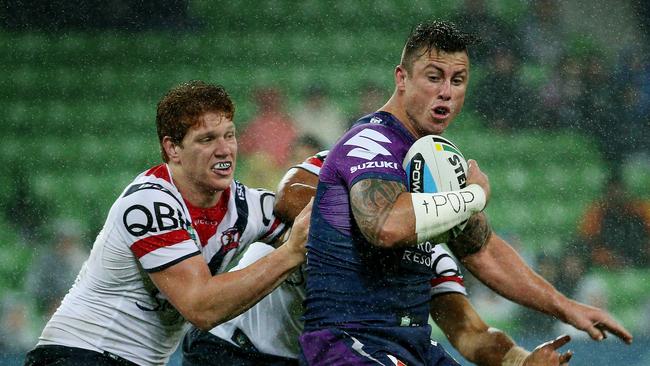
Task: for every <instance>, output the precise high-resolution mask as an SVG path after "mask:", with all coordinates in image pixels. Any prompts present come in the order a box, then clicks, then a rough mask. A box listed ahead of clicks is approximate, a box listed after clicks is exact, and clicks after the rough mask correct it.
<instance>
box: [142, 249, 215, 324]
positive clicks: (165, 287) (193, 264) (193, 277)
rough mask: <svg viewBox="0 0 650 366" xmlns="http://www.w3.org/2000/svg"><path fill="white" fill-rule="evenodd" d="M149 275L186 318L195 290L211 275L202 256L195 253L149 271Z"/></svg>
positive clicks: (200, 287) (205, 282)
mask: <svg viewBox="0 0 650 366" xmlns="http://www.w3.org/2000/svg"><path fill="white" fill-rule="evenodd" d="M149 277H150V278H151V280H152V281H153V283H154V284H155V285H156V287H157V288H158V289H159V290H160V292H161V293H163V294H164V295H165V296H166V297H167V299H168V300H169V302H171V303H172V305H174V307H175V308H176V309H177V310H178V311H179V312H180V313H181V314H182V315H183V316H185V317H186V318H187V314H186V312H187V311H188V310H189V309H190V308H191V306H192V303H193V302H192V301H193V299H194V296H195V294H196V292H197V291H201V289H202V288H204V286H205V285H206V284H207V282H208V281H209V280H210V278H211V277H212V276H211V275H210V270H209V269H208V266H207V264H206V263H205V260H204V259H203V256H201V255H195V256H193V257H190V258H187V259H185V260H182V261H180V262H178V263H176V264H174V265H172V266H169V267H167V268H165V269H163V270H161V271H157V272H152V273H149Z"/></svg>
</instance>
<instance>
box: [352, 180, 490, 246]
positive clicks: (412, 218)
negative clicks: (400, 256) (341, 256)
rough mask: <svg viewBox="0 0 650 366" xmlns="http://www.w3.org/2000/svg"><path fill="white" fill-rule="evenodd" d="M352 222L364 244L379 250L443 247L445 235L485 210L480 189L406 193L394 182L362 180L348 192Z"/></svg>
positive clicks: (401, 185) (482, 193)
mask: <svg viewBox="0 0 650 366" xmlns="http://www.w3.org/2000/svg"><path fill="white" fill-rule="evenodd" d="M350 204H351V206H352V213H353V215H354V219H355V221H356V223H357V226H358V227H359V230H360V231H361V233H362V234H363V235H364V236H365V238H366V239H368V241H369V242H370V243H372V244H374V245H376V246H379V247H386V248H392V247H402V246H410V245H414V244H417V243H421V242H425V241H430V242H432V243H443V242H447V241H448V239H449V231H450V229H452V228H453V227H454V226H456V225H458V224H460V223H461V222H463V221H465V220H467V219H468V218H469V217H470V216H471V215H472V214H473V213H476V212H477V211H480V210H481V209H482V208H483V207H484V206H485V194H484V192H483V190H482V188H480V187H478V186H477V185H472V186H471V187H469V188H465V189H462V190H459V191H452V192H442V193H436V194H428V193H413V194H412V193H409V192H406V187H405V186H404V185H403V184H401V183H399V182H395V181H385V180H381V179H365V180H361V181H359V182H357V183H356V184H355V185H354V186H353V187H352V189H351V190H350Z"/></svg>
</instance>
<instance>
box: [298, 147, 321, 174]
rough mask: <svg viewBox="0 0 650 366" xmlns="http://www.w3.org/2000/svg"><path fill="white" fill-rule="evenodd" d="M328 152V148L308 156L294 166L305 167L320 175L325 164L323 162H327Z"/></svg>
mask: <svg viewBox="0 0 650 366" xmlns="http://www.w3.org/2000/svg"><path fill="white" fill-rule="evenodd" d="M328 153H329V151H328V150H325V151H321V152H318V153H316V154H315V155H312V156H310V157H308V158H307V159H306V160H305V161H303V162H302V163H300V164H298V165H295V166H293V168H300V169H304V170H306V171H308V172H310V173H312V174H315V175H319V174H320V168H321V167H322V166H323V162H325V158H326V157H327V154H328Z"/></svg>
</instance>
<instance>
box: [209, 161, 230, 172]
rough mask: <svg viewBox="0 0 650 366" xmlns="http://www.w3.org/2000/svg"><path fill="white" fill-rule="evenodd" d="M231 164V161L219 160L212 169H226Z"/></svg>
mask: <svg viewBox="0 0 650 366" xmlns="http://www.w3.org/2000/svg"><path fill="white" fill-rule="evenodd" d="M231 166H232V163H231V162H229V161H220V162H218V163H216V164H214V165H213V166H212V169H215V170H228V169H230V167H231Z"/></svg>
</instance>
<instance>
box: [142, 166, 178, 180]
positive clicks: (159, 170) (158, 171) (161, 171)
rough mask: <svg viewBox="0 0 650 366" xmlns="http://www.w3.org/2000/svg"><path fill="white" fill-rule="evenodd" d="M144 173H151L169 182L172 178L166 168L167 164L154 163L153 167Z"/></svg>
mask: <svg viewBox="0 0 650 366" xmlns="http://www.w3.org/2000/svg"><path fill="white" fill-rule="evenodd" d="M144 175H153V176H154V177H157V178H160V179H164V180H166V181H168V182H169V183H171V182H172V178H171V177H170V176H169V171H168V170H167V164H160V165H156V166H155V167H153V168H151V169H149V170H147V172H146V173H144Z"/></svg>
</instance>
